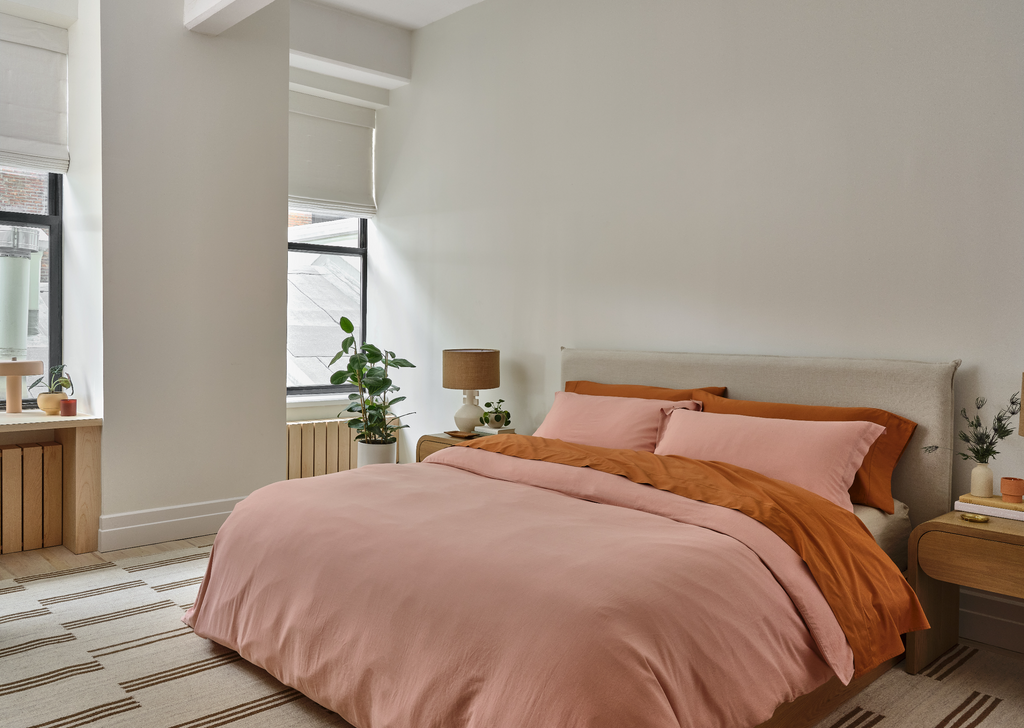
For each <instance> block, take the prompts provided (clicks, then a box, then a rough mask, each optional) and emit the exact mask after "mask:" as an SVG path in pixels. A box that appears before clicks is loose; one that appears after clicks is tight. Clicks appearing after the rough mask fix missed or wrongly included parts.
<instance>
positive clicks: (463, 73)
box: [369, 0, 1024, 492]
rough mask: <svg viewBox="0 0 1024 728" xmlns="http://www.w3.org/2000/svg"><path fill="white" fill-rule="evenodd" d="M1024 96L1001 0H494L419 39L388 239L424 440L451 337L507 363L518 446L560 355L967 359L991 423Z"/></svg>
mask: <svg viewBox="0 0 1024 728" xmlns="http://www.w3.org/2000/svg"><path fill="white" fill-rule="evenodd" d="M1021 88H1024V5H1022V4H1021V3H1019V2H1013V1H1010V0H986V1H984V2H977V3H969V4H965V3H961V2H955V1H954V0H928V1H927V2H925V1H924V0H898V1H896V2H866V3H806V2H796V1H783V0H779V1H777V2H772V3H753V2H740V1H738V0H728V1H724V2H713V3H708V2H665V1H654V0H639V1H637V2H631V3H622V2H611V1H607V0H606V1H602V2H594V1H593V0H544V1H543V2H542V1H540V0H487V1H486V2H483V3H480V4H478V5H474V6H472V7H470V8H468V9H466V10H463V11H461V12H459V13H457V14H455V15H453V16H450V17H448V18H445V19H443V20H441V21H438V22H436V23H434V24H432V25H430V26H427V27H426V28H423V29H422V30H419V31H416V32H415V33H414V53H413V83H412V84H410V85H409V86H408V87H405V88H402V89H398V90H396V91H393V92H392V93H391V106H390V108H387V109H383V110H381V111H379V112H378V131H377V200H378V206H379V215H378V217H377V220H376V222H375V224H374V228H373V233H372V237H371V240H370V244H371V258H370V286H371V288H370V294H371V301H370V308H369V318H370V331H369V333H370V339H371V340H373V341H375V342H377V343H380V344H383V345H386V346H387V347H388V348H391V349H394V350H395V351H397V352H398V353H399V354H400V355H403V356H406V357H407V358H409V359H410V360H412V361H413V362H414V363H416V364H418V365H419V368H418V369H415V370H412V371H409V372H402V373H401V375H400V378H399V382H398V383H399V384H401V385H403V387H404V392H403V393H406V394H408V395H409V397H410V403H411V405H412V409H415V410H417V412H418V414H417V415H416V416H415V417H411V418H409V419H408V420H407V421H408V422H409V423H410V424H411V425H412V427H413V430H412V432H411V433H410V434H411V435H412V437H411V438H409V440H407V442H409V441H414V440H415V436H417V435H419V434H422V433H424V432H434V431H438V430H442V429H450V427H451V426H452V425H453V423H452V421H451V414H452V413H454V411H455V410H456V409H457V408H458V406H459V402H460V394H459V393H457V392H451V391H446V390H443V389H442V388H441V370H440V364H441V350H442V349H443V348H449V347H462V346H480V347H496V348H499V349H501V351H502V387H501V388H500V389H499V390H496V391H494V392H485V393H484V396H485V397H487V396H488V395H491V394H493V395H500V396H503V397H504V398H505V399H506V400H507V401H508V402H509V403H510V408H511V410H512V412H513V416H514V420H515V422H514V424H515V425H517V426H518V428H520V431H522V432H532V430H533V428H534V427H536V425H537V424H539V422H540V421H541V419H542V418H543V415H544V413H545V412H546V410H547V407H548V406H549V404H550V401H551V398H552V393H553V392H554V391H555V390H556V389H557V388H559V386H560V380H559V359H558V351H559V346H560V345H565V346H573V347H600V348H619V349H638V350H639V349H653V350H666V351H696V352H727V353H757V354H783V355H814V356H848V357H889V358H896V359H919V360H932V361H948V360H951V359H954V358H961V359H963V360H964V367H963V369H962V370H961V372H960V374H958V376H957V382H958V384H957V390H958V402H959V404H960V405H967V404H969V403H971V402H972V401H973V399H974V397H975V396H978V395H984V396H987V397H989V398H990V399H991V400H992V402H993V404H990V405H989V407H987V408H986V410H985V411H984V412H985V414H986V416H987V417H988V418H991V416H992V415H994V414H995V411H996V409H997V407H998V406H999V405H1001V404H1003V403H1005V402H1006V401H1007V400H1008V399H1009V396H1010V395H1011V394H1012V393H1013V392H1015V391H1017V390H1018V389H1020V386H1021V371H1022V370H1024V326H1022V324H1021V307H1020V291H1021V279H1022V274H1024V204H1022V203H1024V95H1022V94H1021ZM488 285H490V286H492V287H493V288H494V289H495V290H496V291H497V293H496V294H495V295H493V296H490V297H488V296H486V295H485V292H484V291H485V288H486V286H488ZM695 384H702V383H699V382H698V383H695ZM710 384H728V382H721V383H719V382H711V383H710ZM410 454H411V448H406V449H405V452H404V457H406V458H408V457H409V456H410ZM993 465H994V470H995V473H996V476H997V478H998V477H999V476H1000V475H1018V476H1020V475H1022V474H1024V438H1020V437H1017V436H1016V435H1015V436H1014V437H1013V438H1012V439H1011V440H1009V441H1007V442H1006V443H1004V445H1003V447H1002V454H1001V455H1000V456H999V457H998V458H997V459H996V461H995V462H994V464H993ZM968 471H969V468H968V466H967V465H964V464H961V463H959V461H958V464H957V466H956V473H955V489H956V490H957V491H958V492H963V491H965V490H966V489H967V487H968Z"/></svg>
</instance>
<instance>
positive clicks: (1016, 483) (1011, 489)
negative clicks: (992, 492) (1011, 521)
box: [999, 478, 1024, 503]
mask: <svg viewBox="0 0 1024 728" xmlns="http://www.w3.org/2000/svg"><path fill="white" fill-rule="evenodd" d="M999 493H1000V494H1001V495H1002V497H1003V500H1004V501H1006V502H1007V503H1024V479H1022V478H1003V479H1001V480H1000V481H999Z"/></svg>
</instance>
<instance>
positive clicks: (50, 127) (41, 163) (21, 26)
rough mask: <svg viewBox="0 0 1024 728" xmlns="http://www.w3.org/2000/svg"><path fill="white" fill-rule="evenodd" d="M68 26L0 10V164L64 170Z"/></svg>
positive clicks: (66, 126) (66, 148)
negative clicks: (55, 25)
mask: <svg viewBox="0 0 1024 728" xmlns="http://www.w3.org/2000/svg"><path fill="white" fill-rule="evenodd" d="M69 159H70V157H69V156H68V32H67V30H65V29H64V28H55V27H54V26H52V25H45V24H43V23H37V22H35V21H32V20H25V19H23V18H16V17H13V16H11V15H4V14H2V13H0V166H5V167H22V168H25V169H39V170H43V171H45V172H60V173H64V172H67V171H68V161H69Z"/></svg>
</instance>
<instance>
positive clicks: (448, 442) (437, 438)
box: [416, 432, 476, 463]
mask: <svg viewBox="0 0 1024 728" xmlns="http://www.w3.org/2000/svg"><path fill="white" fill-rule="evenodd" d="M471 439H474V440H475V439H476V438H471ZM462 442H469V440H465V439H463V438H461V437H452V436H451V435H446V434H444V433H443V432H437V433H434V434H433V435H424V436H423V437H421V438H420V439H419V440H418V441H417V442H416V462H418V463H421V462H423V459H424V458H426V457H427V456H428V455H433V454H434V453H435V452H437V451H438V450H444V449H445V448H446V447H451V446H452V445H458V444H459V443H462Z"/></svg>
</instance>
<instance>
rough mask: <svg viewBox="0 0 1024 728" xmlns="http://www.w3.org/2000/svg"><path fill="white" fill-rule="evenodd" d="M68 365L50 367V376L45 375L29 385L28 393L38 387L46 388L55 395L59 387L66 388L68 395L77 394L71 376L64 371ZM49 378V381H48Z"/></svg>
mask: <svg viewBox="0 0 1024 728" xmlns="http://www.w3.org/2000/svg"><path fill="white" fill-rule="evenodd" d="M66 366H67V365H66V364H58V365H57V366H55V367H50V373H49V375H45V374H44V375H43V376H41V377H39V379H37V380H36V381H34V382H32V384H30V385H29V387H28V391H30V392H31V391H32V390H33V389H35V388H36V387H40V386H42V387H46V391H47V392H49V393H50V394H53V393H54V392H56V391H57V389H58V388H59V387H64V388H65V389H67V390H68V394H69V395H70V394H74V393H75V385H74V384H72V383H71V375H70V374H68V373H67V372H65V371H64V367H66ZM47 376H49V379H47Z"/></svg>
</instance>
